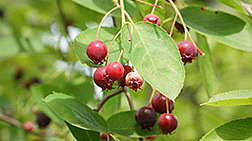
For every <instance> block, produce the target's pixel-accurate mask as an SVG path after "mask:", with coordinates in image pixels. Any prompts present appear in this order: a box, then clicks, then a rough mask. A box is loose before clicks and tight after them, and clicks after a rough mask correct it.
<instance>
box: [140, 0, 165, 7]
mask: <svg viewBox="0 0 252 141" xmlns="http://www.w3.org/2000/svg"><path fill="white" fill-rule="evenodd" d="M136 1H138V2H141V3H143V4H147V5H149V6H153V7H156V8H159V9H163V7H162V6H158V5H154V4H152V3H148V2H146V1H143V0H136Z"/></svg>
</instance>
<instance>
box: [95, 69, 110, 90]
mask: <svg viewBox="0 0 252 141" xmlns="http://www.w3.org/2000/svg"><path fill="white" fill-rule="evenodd" d="M105 69H106V67H99V68H98V69H97V70H96V71H95V73H94V82H95V84H96V85H97V86H100V87H101V88H102V90H106V89H108V90H111V89H113V87H112V85H113V83H112V82H109V81H108V80H107V79H106V77H105V76H106V72H105Z"/></svg>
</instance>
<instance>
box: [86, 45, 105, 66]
mask: <svg viewBox="0 0 252 141" xmlns="http://www.w3.org/2000/svg"><path fill="white" fill-rule="evenodd" d="M87 55H88V58H90V59H91V60H92V61H93V62H94V63H95V64H98V63H99V64H102V63H103V62H104V61H105V57H106V55H107V46H106V44H105V43H104V42H102V41H93V42H91V43H90V44H89V45H88V47H87Z"/></svg>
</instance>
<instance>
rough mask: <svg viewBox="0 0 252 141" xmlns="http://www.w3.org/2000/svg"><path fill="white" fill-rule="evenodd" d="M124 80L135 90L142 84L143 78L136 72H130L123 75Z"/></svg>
mask: <svg viewBox="0 0 252 141" xmlns="http://www.w3.org/2000/svg"><path fill="white" fill-rule="evenodd" d="M125 82H126V85H127V86H128V87H130V88H131V89H132V90H134V91H137V89H141V88H140V87H141V86H142V85H143V79H142V77H141V75H140V74H138V73H137V72H130V73H128V74H127V75H126V77H125Z"/></svg>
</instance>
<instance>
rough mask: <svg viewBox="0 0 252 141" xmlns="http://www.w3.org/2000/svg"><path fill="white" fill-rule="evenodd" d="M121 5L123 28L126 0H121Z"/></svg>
mask: <svg viewBox="0 0 252 141" xmlns="http://www.w3.org/2000/svg"><path fill="white" fill-rule="evenodd" d="M120 5H121V16H122V17H121V18H122V28H123V26H124V23H125V9H124V0H120Z"/></svg>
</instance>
